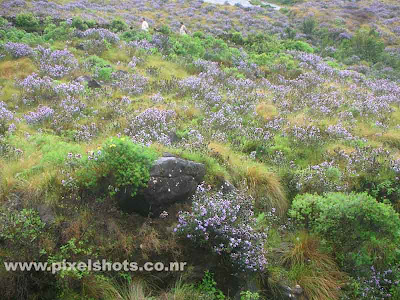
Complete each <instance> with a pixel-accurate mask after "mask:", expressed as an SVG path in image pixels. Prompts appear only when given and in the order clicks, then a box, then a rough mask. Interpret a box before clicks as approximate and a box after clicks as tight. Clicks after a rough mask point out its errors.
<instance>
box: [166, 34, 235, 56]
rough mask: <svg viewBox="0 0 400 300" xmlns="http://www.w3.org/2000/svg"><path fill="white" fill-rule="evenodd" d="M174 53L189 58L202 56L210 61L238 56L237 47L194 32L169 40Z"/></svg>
mask: <svg viewBox="0 0 400 300" xmlns="http://www.w3.org/2000/svg"><path fill="white" fill-rule="evenodd" d="M171 43H172V52H173V54H174V55H178V56H187V57H190V58H191V59H198V58H204V59H207V60H210V61H217V62H230V61H231V60H232V58H233V57H234V56H239V55H240V52H239V50H238V49H237V48H231V47H229V46H228V44H226V43H225V42H224V41H223V40H221V39H216V38H214V37H213V36H210V35H207V36H204V35H203V34H202V33H198V32H196V33H194V34H193V36H190V35H184V36H177V37H175V38H174V39H172V41H171Z"/></svg>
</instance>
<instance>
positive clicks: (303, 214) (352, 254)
mask: <svg viewBox="0 0 400 300" xmlns="http://www.w3.org/2000/svg"><path fill="white" fill-rule="evenodd" d="M289 215H290V217H292V218H294V219H295V220H296V221H297V222H298V223H299V224H301V225H302V226H304V227H306V228H307V229H309V230H311V231H313V232H315V233H317V234H320V235H322V236H323V237H325V238H326V239H327V240H328V241H329V242H330V245H331V247H332V248H333V249H334V250H336V253H337V256H336V257H337V259H338V260H339V262H340V263H341V264H342V266H345V267H346V268H348V270H349V271H350V272H351V271H354V268H357V269H358V270H360V267H361V269H362V267H366V266H371V265H375V266H379V267H380V268H384V267H387V266H388V265H390V264H392V263H394V262H395V261H396V259H398V258H399V257H398V256H399V246H398V245H399V242H400V219H399V215H398V213H396V212H395V211H394V209H393V208H392V207H391V206H390V205H387V204H384V203H378V202H377V201H376V200H375V199H374V198H372V197H371V196H369V195H368V194H366V193H359V194H356V193H351V194H348V195H347V194H344V193H328V194H325V195H324V196H319V195H316V194H315V195H311V194H304V195H298V196H297V197H296V198H295V199H294V201H293V205H292V208H291V209H290V211H289Z"/></svg>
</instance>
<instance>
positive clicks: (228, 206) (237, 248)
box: [174, 185, 267, 272]
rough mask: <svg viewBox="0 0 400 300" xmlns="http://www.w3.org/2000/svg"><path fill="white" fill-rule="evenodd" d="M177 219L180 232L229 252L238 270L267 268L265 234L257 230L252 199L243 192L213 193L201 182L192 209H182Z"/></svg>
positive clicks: (220, 251)
mask: <svg viewBox="0 0 400 300" xmlns="http://www.w3.org/2000/svg"><path fill="white" fill-rule="evenodd" d="M178 222H179V223H178V225H177V227H176V228H175V230H174V231H175V232H176V233H177V234H178V235H180V236H182V237H186V238H188V239H190V240H192V241H193V242H194V243H196V244H199V245H202V246H209V247H211V249H212V251H213V252H215V253H217V254H219V255H228V256H229V258H230V260H231V262H232V264H233V265H234V266H235V267H237V268H238V269H239V270H242V271H254V272H255V271H263V270H264V269H265V266H266V263H267V261H266V258H265V253H264V249H263V244H264V242H265V239H266V234H265V233H261V232H257V231H256V229H255V226H256V218H255V217H254V213H253V205H252V199H250V198H249V197H247V196H245V195H244V194H241V193H237V192H231V193H229V194H223V193H222V191H219V192H216V193H215V192H214V193H213V192H210V190H208V189H206V188H204V186H202V185H201V186H199V187H198V190H197V192H196V194H195V195H194V197H193V203H192V211H191V212H179V220H178Z"/></svg>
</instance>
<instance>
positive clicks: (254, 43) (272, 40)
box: [245, 33, 285, 54]
mask: <svg viewBox="0 0 400 300" xmlns="http://www.w3.org/2000/svg"><path fill="white" fill-rule="evenodd" d="M245 46H246V49H247V50H248V51H250V52H253V53H256V54H262V53H280V52H283V51H284V50H285V48H284V45H283V43H282V40H280V39H278V38H277V37H276V36H274V35H272V36H271V35H265V34H261V33H258V34H251V35H249V36H248V38H247V40H246V43H245Z"/></svg>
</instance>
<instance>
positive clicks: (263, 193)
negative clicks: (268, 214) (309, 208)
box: [209, 143, 289, 216]
mask: <svg viewBox="0 0 400 300" xmlns="http://www.w3.org/2000/svg"><path fill="white" fill-rule="evenodd" d="M209 149H210V150H211V151H212V152H213V153H215V154H216V155H217V156H219V157H221V158H222V159H223V160H224V161H225V162H226V163H227V164H228V167H229V169H230V172H231V174H232V176H233V178H234V180H235V183H236V184H238V185H239V184H240V183H242V182H243V181H244V182H245V183H246V185H247V187H248V188H249V192H250V193H251V194H252V195H253V196H254V197H255V198H256V206H257V207H258V208H260V209H264V210H270V209H271V208H276V211H277V214H278V215H281V216H282V215H284V214H285V213H286V211H287V209H288V206H289V203H288V201H287V199H286V196H285V193H284V190H283V187H282V185H281V183H280V179H279V178H278V176H277V175H276V174H274V173H273V172H271V171H270V170H269V169H268V168H267V167H266V166H265V165H263V164H261V163H257V162H254V161H251V160H249V159H247V158H245V157H244V156H242V155H240V154H237V153H235V152H234V151H232V150H231V149H230V148H229V147H228V146H226V145H222V144H217V143H210V145H209Z"/></svg>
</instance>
